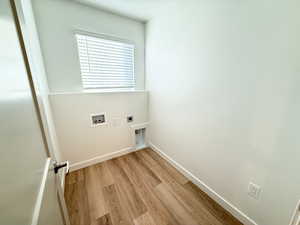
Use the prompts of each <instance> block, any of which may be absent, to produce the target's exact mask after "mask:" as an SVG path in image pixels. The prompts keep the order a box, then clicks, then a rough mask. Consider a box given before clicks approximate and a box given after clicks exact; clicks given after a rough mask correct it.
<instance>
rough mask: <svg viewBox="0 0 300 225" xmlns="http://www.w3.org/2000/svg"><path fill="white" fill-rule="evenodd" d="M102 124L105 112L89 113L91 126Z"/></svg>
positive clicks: (104, 119) (104, 122) (104, 120)
mask: <svg viewBox="0 0 300 225" xmlns="http://www.w3.org/2000/svg"><path fill="white" fill-rule="evenodd" d="M104 124H106V116H105V113H97V114H91V125H92V127H96V126H99V125H104Z"/></svg>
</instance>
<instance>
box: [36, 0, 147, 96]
mask: <svg viewBox="0 0 300 225" xmlns="http://www.w3.org/2000/svg"><path fill="white" fill-rule="evenodd" d="M33 6H34V10H35V14H36V21H37V26H38V31H39V36H40V41H41V46H42V50H43V55H44V57H45V61H46V71H47V77H48V83H49V88H50V91H51V92H74V91H82V84H81V76H80V67H79V58H78V52H77V44H76V39H75V36H74V34H75V31H76V30H81V31H87V32H91V33H96V34H106V35H110V36H113V37H118V38H122V39H126V40H130V41H132V42H133V43H134V44H135V76H136V84H137V85H136V88H137V89H144V24H143V23H141V22H137V21H135V20H131V19H127V18H125V17H121V16H117V15H114V14H110V13H106V12H104V11H101V10H98V9H94V8H92V7H88V6H85V5H82V4H79V3H76V2H72V1H65V0H33Z"/></svg>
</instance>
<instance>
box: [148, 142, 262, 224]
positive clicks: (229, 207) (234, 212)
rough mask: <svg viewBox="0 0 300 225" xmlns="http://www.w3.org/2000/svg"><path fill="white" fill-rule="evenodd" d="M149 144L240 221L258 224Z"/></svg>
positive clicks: (152, 145)
mask: <svg viewBox="0 0 300 225" xmlns="http://www.w3.org/2000/svg"><path fill="white" fill-rule="evenodd" d="M148 145H149V146H150V147H151V148H152V149H153V150H154V151H155V152H157V153H158V154H159V155H161V156H162V157H163V158H164V159H165V160H167V161H168V162H170V163H171V164H172V165H173V166H174V167H175V168H176V169H178V170H179V171H180V172H181V173H182V174H184V175H185V176H186V177H187V178H188V179H189V180H190V181H191V182H193V183H194V184H195V185H197V186H198V187H199V188H200V189H201V190H202V191H204V192H205V193H206V194H208V195H209V196H210V197H211V198H212V199H214V200H215V201H216V202H217V203H219V204H220V205H221V206H222V207H223V208H224V209H226V210H227V211H228V212H230V213H231V214H232V215H233V216H234V217H236V218H237V219H238V220H239V221H241V222H242V223H243V224H245V225H258V224H257V223H256V222H255V221H254V220H252V219H251V218H249V217H248V216H247V215H246V214H245V213H243V212H242V211H241V210H239V209H238V208H237V207H235V206H234V205H233V204H231V203H230V202H229V201H227V200H226V199H224V198H223V197H222V196H221V195H219V194H218V193H217V192H215V191H214V190H213V189H212V188H210V187H209V186H208V185H206V184H205V183H204V182H203V181H201V180H200V179H199V178H198V177H196V176H195V175H194V174H192V173H191V172H190V171H188V170H187V169H185V168H184V167H183V166H182V165H180V164H179V163H178V162H176V161H175V160H174V159H172V158H171V157H170V156H168V155H167V154H166V153H164V152H163V151H162V150H160V149H159V148H158V147H157V146H155V145H154V144H153V143H152V142H151V141H149V142H148Z"/></svg>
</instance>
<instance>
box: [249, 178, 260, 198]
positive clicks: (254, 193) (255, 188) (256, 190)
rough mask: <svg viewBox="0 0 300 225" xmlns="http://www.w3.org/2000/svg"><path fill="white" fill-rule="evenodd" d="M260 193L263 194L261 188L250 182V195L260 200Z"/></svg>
mask: <svg viewBox="0 0 300 225" xmlns="http://www.w3.org/2000/svg"><path fill="white" fill-rule="evenodd" d="M260 193H261V187H260V186H258V185H257V184H254V183H252V182H250V183H249V185H248V195H249V196H251V197H252V198H254V199H256V200H258V199H259V197H260Z"/></svg>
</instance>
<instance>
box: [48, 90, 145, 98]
mask: <svg viewBox="0 0 300 225" xmlns="http://www.w3.org/2000/svg"><path fill="white" fill-rule="evenodd" d="M147 92H148V91H145V90H120V89H115V90H112V89H103V90H101V89H95V90H82V91H73V92H72V91H71V92H51V93H49V96H55V95H84V94H103V95H109V94H126V93H147Z"/></svg>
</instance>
